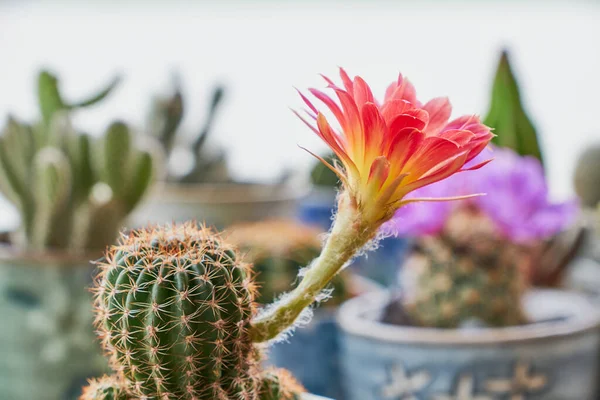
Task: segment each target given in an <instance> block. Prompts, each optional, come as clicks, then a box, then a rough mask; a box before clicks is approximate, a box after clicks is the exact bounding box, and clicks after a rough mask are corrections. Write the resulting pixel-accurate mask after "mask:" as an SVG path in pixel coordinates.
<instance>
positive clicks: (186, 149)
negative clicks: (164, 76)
mask: <svg viewBox="0 0 600 400" xmlns="http://www.w3.org/2000/svg"><path fill="white" fill-rule="evenodd" d="M172 80H173V84H172V86H173V89H172V93H171V94H170V95H168V96H158V97H156V98H154V99H153V101H152V106H151V109H150V113H149V116H148V122H147V128H146V130H147V132H148V133H149V134H150V135H151V136H152V137H154V138H156V139H157V140H158V141H159V142H160V144H161V145H162V147H163V150H164V152H165V154H166V160H167V180H168V181H172V182H179V183H209V182H210V183H222V182H228V181H230V180H231V177H230V176H229V172H228V170H227V160H226V158H225V152H224V150H222V149H220V150H215V149H213V148H211V146H210V141H209V140H208V139H209V136H210V134H211V133H212V131H213V129H214V128H213V125H214V121H215V118H216V115H217V112H218V110H219V108H220V105H221V102H222V101H223V97H224V95H225V88H224V87H223V86H221V85H217V86H215V88H214V89H213V90H212V94H211V96H210V101H209V107H208V113H207V115H206V118H205V121H204V124H203V125H202V127H201V128H197V131H196V133H195V135H185V134H184V133H183V132H182V129H181V122H182V121H183V118H184V116H185V114H186V111H187V112H188V113H189V110H187V106H186V103H185V99H184V95H183V88H182V85H181V78H180V76H179V75H177V74H175V75H174V76H173V79H172ZM195 115H196V113H192V116H195ZM186 156H187V157H186ZM189 159H191V162H189V163H188V164H191V165H187V166H186V165H185V164H186V163H185V162H182V161H185V160H189ZM182 164H183V165H182ZM186 167H187V168H186Z"/></svg>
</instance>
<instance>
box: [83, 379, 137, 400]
mask: <svg viewBox="0 0 600 400" xmlns="http://www.w3.org/2000/svg"><path fill="white" fill-rule="evenodd" d="M79 400H133V399H132V398H131V397H130V396H129V395H128V394H127V383H126V381H125V380H124V379H122V378H119V377H117V376H115V375H113V376H106V375H105V376H103V377H102V378H100V379H91V380H90V381H89V382H88V386H86V387H85V388H84V390H83V393H82V395H81V397H80V398H79Z"/></svg>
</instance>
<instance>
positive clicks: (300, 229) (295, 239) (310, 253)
mask: <svg viewBox="0 0 600 400" xmlns="http://www.w3.org/2000/svg"><path fill="white" fill-rule="evenodd" d="M228 232H229V233H228V235H227V240H229V241H230V242H231V243H232V244H234V245H236V246H238V247H239V248H240V250H241V251H242V253H243V254H244V260H246V261H248V262H250V263H252V264H253V266H254V268H253V269H254V272H255V273H256V277H255V280H256V283H257V285H258V287H259V296H258V298H257V301H258V303H260V304H267V303H269V302H271V301H273V300H274V299H275V298H276V297H277V295H279V294H281V293H283V292H285V291H286V290H287V289H288V288H289V287H291V286H292V285H293V284H294V283H296V281H297V279H298V273H299V272H300V270H301V269H302V268H304V267H306V266H308V265H309V264H310V262H311V261H313V260H314V259H315V258H317V257H318V256H319V253H320V252H321V240H320V238H319V235H320V233H321V230H320V229H317V228H313V227H309V226H306V225H302V224H300V223H298V222H295V221H291V220H270V221H262V222H255V223H246V224H239V225H234V226H232V227H230V228H229V229H228ZM346 279H347V276H346V274H344V273H341V274H340V275H337V276H336V277H335V278H334V279H333V280H332V285H333V289H334V291H333V294H334V296H335V297H334V298H333V299H331V300H330V301H328V302H327V303H324V304H323V306H325V307H332V306H336V305H338V304H340V303H341V302H342V301H344V300H346V299H347V298H348V297H349V295H348V293H347V292H348V290H347V288H346Z"/></svg>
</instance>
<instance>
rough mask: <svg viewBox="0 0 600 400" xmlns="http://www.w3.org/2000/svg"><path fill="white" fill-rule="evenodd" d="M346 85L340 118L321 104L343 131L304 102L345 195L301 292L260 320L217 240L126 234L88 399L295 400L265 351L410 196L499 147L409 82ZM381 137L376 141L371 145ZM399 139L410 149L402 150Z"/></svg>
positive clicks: (105, 268)
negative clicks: (102, 365) (334, 160)
mask: <svg viewBox="0 0 600 400" xmlns="http://www.w3.org/2000/svg"><path fill="white" fill-rule="evenodd" d="M340 75H341V77H342V81H343V83H344V89H342V88H339V87H337V86H335V85H334V84H333V82H332V81H331V80H329V79H327V78H326V80H327V81H328V82H329V83H330V84H331V87H332V89H333V90H334V92H335V93H336V95H337V96H338V98H339V99H340V102H341V103H342V104H343V110H342V109H341V108H340V107H339V106H338V105H337V104H336V103H335V102H334V101H333V100H332V99H331V98H330V97H329V96H328V95H326V94H324V93H323V94H322V93H321V92H319V93H318V95H317V98H319V99H320V100H321V101H323V103H325V105H326V106H327V107H328V108H330V109H331V110H332V111H333V112H334V114H335V115H336V118H337V119H338V121H339V122H340V124H341V131H339V132H336V131H334V130H333V129H332V128H331V126H330V125H329V122H328V121H327V119H326V117H325V116H324V115H323V114H322V113H320V112H319V111H318V109H317V108H316V107H315V106H314V104H313V103H312V102H311V101H310V100H309V99H308V98H306V97H305V96H302V97H303V99H304V101H305V102H306V104H307V105H308V107H309V108H310V111H309V115H310V116H311V117H314V121H315V123H316V125H313V123H311V122H309V121H308V120H305V122H306V123H307V125H308V126H309V127H311V128H312V130H313V131H314V132H315V133H317V134H318V135H319V136H320V137H321V138H322V139H323V140H324V141H325V142H326V143H327V144H328V145H329V146H330V147H331V148H332V149H333V150H334V151H335V152H336V155H337V156H338V157H339V158H340V160H341V164H340V165H338V166H337V168H336V167H334V166H331V165H330V167H331V168H334V169H335V171H336V173H337V174H338V176H339V177H340V179H341V180H342V182H343V190H342V192H341V193H340V195H339V196H338V212H337V214H336V217H335V220H334V223H333V227H332V229H331V231H330V233H329V235H328V237H327V239H326V240H325V243H324V246H323V248H322V250H321V253H320V254H319V256H318V257H317V258H316V259H315V260H314V261H313V262H312V263H311V264H310V265H309V266H308V267H307V268H306V269H304V270H303V271H302V274H301V275H300V276H299V278H300V279H299V282H298V283H297V285H296V287H295V288H294V289H293V290H292V291H290V292H289V293H286V294H283V295H281V296H279V298H278V300H277V301H276V302H274V303H272V304H270V305H268V306H265V307H264V308H262V309H261V310H260V311H258V312H255V310H254V293H255V290H256V284H255V282H254V281H253V279H252V278H251V271H250V267H249V266H248V264H246V263H244V262H243V261H240V259H239V254H238V253H237V252H236V251H235V249H234V248H232V247H231V246H230V245H228V244H227V242H226V241H225V240H223V239H222V238H220V237H219V236H218V235H215V234H214V233H212V232H211V231H210V230H206V229H205V228H199V227H198V226H197V225H196V224H194V223H188V224H184V225H170V226H166V227H162V228H161V227H158V228H149V229H141V230H137V231H133V232H131V233H129V234H128V235H124V236H123V237H122V238H121V241H120V242H119V244H118V245H117V246H113V247H112V248H111V249H109V251H108V253H107V256H106V257H105V261H104V262H103V263H102V264H101V267H100V268H101V272H100V275H99V277H98V279H97V284H96V286H95V287H96V315H97V318H96V323H97V326H98V327H99V331H100V333H101V338H102V343H103V346H104V348H105V350H106V352H107V354H108V355H109V357H110V361H111V364H112V367H113V370H114V374H113V375H112V376H111V377H108V378H106V380H104V381H103V382H102V383H101V384H100V385H99V384H98V383H97V382H92V384H91V385H90V387H89V388H88V389H86V390H85V391H84V394H83V397H82V399H85V400H90V399H94V400H101V399H103V400H106V399H107V398H111V397H112V398H113V399H114V398H115V395H114V394H115V391H121V393H120V394H121V396H120V397H118V398H119V399H120V400H123V399H131V398H132V397H133V398H144V397H149V398H160V397H162V398H177V399H180V400H185V399H194V398H195V399H201V400H214V399H222V400H232V399H235V398H245V399H249V400H257V399H259V400H269V399H271V400H287V399H294V398H298V394H299V393H298V392H299V388H298V387H297V385H295V384H293V382H292V381H291V380H290V379H286V378H285V376H286V375H287V374H286V373H284V372H281V371H279V372H275V373H272V372H265V371H264V370H263V369H262V367H261V364H260V354H259V353H260V352H259V350H260V349H261V348H264V343H267V342H271V341H274V340H279V339H281V338H282V337H285V336H286V334H289V333H290V332H291V330H293V329H294V328H295V327H297V326H298V325H301V324H302V323H303V322H306V318H305V317H306V315H307V314H306V313H307V310H308V309H309V308H308V307H309V306H311V305H312V304H314V302H315V301H317V300H324V299H325V298H326V297H328V296H327V295H326V294H327V293H328V291H326V292H323V290H324V289H326V287H327V286H328V285H329V283H330V282H331V280H332V279H333V277H334V276H336V275H337V273H339V272H340V271H341V270H342V269H343V268H344V266H345V265H346V264H347V263H348V262H349V261H350V260H351V259H352V258H353V257H354V256H355V255H356V254H357V253H358V252H359V251H360V250H361V249H363V247H365V246H366V245H367V244H368V243H369V242H371V241H373V240H377V237H378V231H379V229H380V228H381V227H382V225H383V224H385V223H386V222H388V221H390V220H391V219H392V217H393V215H394V213H395V212H396V211H397V210H398V209H399V208H400V207H402V206H404V205H406V204H408V203H410V202H414V201H417V200H418V199H414V198H413V199H410V200H406V199H405V196H406V195H407V194H408V193H410V192H412V191H414V190H416V189H418V188H420V187H423V186H426V185H428V184H431V183H433V182H437V181H440V180H443V179H445V178H447V177H449V176H451V175H453V174H454V173H457V172H459V171H462V170H463V169H464V167H465V163H467V162H469V161H470V160H472V159H473V158H474V157H476V156H477V155H478V154H479V153H480V152H481V151H482V149H484V148H485V147H486V146H487V144H488V142H489V140H490V139H491V137H492V134H491V132H490V130H489V128H487V127H486V126H484V125H483V124H481V123H480V122H479V120H478V119H477V118H476V117H461V118H459V119H457V120H454V121H452V122H448V117H449V115H450V109H449V102H448V101H447V99H434V100H432V101H430V102H428V103H427V104H425V105H421V103H419V102H418V101H417V100H416V98H415V93H414V88H413V87H412V85H410V83H409V82H408V81H407V80H406V79H404V78H403V77H402V76H400V77H399V78H398V80H397V81H395V82H394V83H392V85H390V87H389V89H388V91H387V94H386V97H385V99H384V101H383V102H382V103H378V102H376V101H375V100H374V98H373V95H372V94H371V90H370V88H369V87H368V85H367V84H366V83H365V81H364V80H363V79H362V78H360V77H356V78H354V79H350V77H349V76H348V75H347V74H346V72H345V71H344V70H343V69H342V70H340ZM430 115H431V116H432V118H430V117H429V116H430ZM434 116H435V118H433V117H434ZM374 135H379V139H380V140H375V141H369V142H367V139H369V138H370V139H372V138H374ZM456 135H458V137H460V140H457V139H458V137H457V136H456ZM370 139H369V140H370ZM398 140H401V141H402V140H404V141H406V144H407V146H394V145H395V144H398V142H397V141H398ZM481 165H482V164H481ZM479 166H480V165H475V166H472V167H471V168H478V167H479ZM365 171H370V173H369V172H365ZM409 175H410V179H408V180H405V179H404V178H406V177H407V176H409ZM207 338H210V339H209V340H207ZM207 366H208V367H207ZM98 387H100V390H95V389H94V388H98ZM107 390H108V392H109V393H107ZM123 392H124V393H123Z"/></svg>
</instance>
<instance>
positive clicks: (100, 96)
mask: <svg viewBox="0 0 600 400" xmlns="http://www.w3.org/2000/svg"><path fill="white" fill-rule="evenodd" d="M119 83H121V76H120V75H117V76H115V77H114V78H113V79H112V81H110V83H109V84H108V85H107V86H106V87H105V88H104V89H103V90H101V91H99V92H98V93H96V94H94V95H92V96H90V97H89V98H87V99H85V100H81V101H79V102H77V103H70V104H69V105H68V106H67V107H68V108H69V109H71V110H72V109H74V108H83V107H89V106H92V105H94V104H96V103H98V102H100V101H102V100H104V99H105V98H106V97H107V96H108V95H109V94H111V93H112V91H113V90H114V89H115V88H116V87H117V86H118V85H119Z"/></svg>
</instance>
